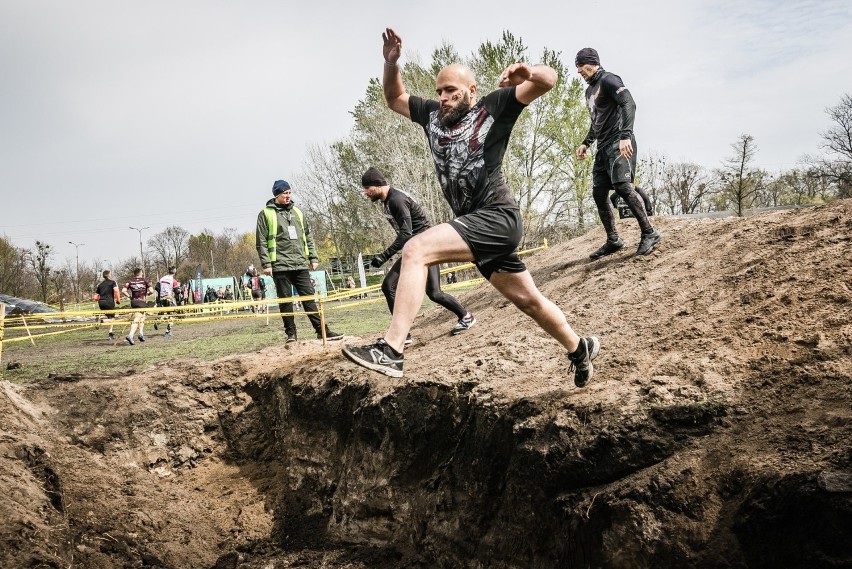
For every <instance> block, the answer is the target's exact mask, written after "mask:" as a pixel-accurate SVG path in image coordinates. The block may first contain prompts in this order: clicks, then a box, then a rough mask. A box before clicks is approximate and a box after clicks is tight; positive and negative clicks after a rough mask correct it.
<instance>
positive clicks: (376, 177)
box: [361, 166, 388, 188]
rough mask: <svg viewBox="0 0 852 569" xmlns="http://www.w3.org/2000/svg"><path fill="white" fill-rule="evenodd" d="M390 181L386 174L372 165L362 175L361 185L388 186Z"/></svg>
mask: <svg viewBox="0 0 852 569" xmlns="http://www.w3.org/2000/svg"><path fill="white" fill-rule="evenodd" d="M387 185H388V181H387V180H385V177H384V175H383V174H382V173H381V172H379V171H378V170H377V169H376V168H373V167H372V166H370V167H369V168H367V171H366V172H364V175H363V176H361V186H363V187H365V188H366V187H369V186H387Z"/></svg>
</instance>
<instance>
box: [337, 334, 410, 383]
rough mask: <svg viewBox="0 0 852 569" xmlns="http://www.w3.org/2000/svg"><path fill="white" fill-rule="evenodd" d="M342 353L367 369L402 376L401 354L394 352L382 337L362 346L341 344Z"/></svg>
mask: <svg viewBox="0 0 852 569" xmlns="http://www.w3.org/2000/svg"><path fill="white" fill-rule="evenodd" d="M343 355H344V356H346V357H347V358H349V359H350V360H352V361H353V362H355V363H356V364H358V365H360V366H363V367H365V368H367V369H371V370H373V371H377V372H379V373H383V374H385V375H387V376H390V377H402V364H403V357H402V354H399V355H397V354H395V353H394V350H393V348H391V347H390V346H389V345H388V344H387V342H385V340H384V339H383V338H379V339H378V340H376V343H375V344H368V345H366V346H363V347H356V346H350V345H349V344H346V345H344V346H343Z"/></svg>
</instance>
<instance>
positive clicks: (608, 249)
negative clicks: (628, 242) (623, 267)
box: [589, 239, 624, 261]
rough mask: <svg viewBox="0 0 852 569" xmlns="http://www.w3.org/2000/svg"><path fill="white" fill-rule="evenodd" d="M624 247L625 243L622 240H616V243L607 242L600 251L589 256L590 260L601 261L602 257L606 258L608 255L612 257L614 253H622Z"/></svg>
mask: <svg viewBox="0 0 852 569" xmlns="http://www.w3.org/2000/svg"><path fill="white" fill-rule="evenodd" d="M623 247H624V241H622V240H621V239H616V240H615V241H610V240H609V239H607V240H606V243H604V244H603V245H601V247H600V249H598V250H597V251H595V252H594V253H592V254H591V255H589V259H591V260H592V261H594V260H595V259H600V258H601V257H606V256H607V255H612V254H613V253H617V252H618V251H621V249H622V248H623Z"/></svg>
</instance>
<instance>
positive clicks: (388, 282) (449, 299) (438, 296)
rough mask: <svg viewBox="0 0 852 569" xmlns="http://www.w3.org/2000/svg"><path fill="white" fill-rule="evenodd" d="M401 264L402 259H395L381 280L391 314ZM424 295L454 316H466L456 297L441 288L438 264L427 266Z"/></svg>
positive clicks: (464, 309) (460, 317)
mask: <svg viewBox="0 0 852 569" xmlns="http://www.w3.org/2000/svg"><path fill="white" fill-rule="evenodd" d="M401 266H402V259H397V260H396V263H394V264H393V266H392V267H391V269H390V270H389V271H388V274H387V275H385V280H383V281H382V293H383V294H384V295H385V300H387V302H388V309H389V310H390V311H391V314H393V303H394V300H395V299H396V285H397V283H399V269H400V267H401ZM426 296H428V297H429V300H431V301H432V302H434V303H436V304H440V305H441V306H443V307H444V308H446V309H447V310H449V311H450V312H452V313H453V314H455V315H456V318H458V319H459V320H461V319H462V318H464V317H465V316H467V309H466V308H465V307H464V306H462V304H461V302H459V301H458V300H457V299H456V297H454V296H450V295H449V294H447V293H445V292H444V291H442V290H441V272H440V270H439V269H438V265H432V266H431V267H429V273H428V274H427V276H426Z"/></svg>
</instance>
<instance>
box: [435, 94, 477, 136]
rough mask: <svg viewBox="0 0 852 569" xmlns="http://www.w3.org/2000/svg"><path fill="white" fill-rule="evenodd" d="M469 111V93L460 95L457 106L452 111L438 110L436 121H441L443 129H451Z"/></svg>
mask: <svg viewBox="0 0 852 569" xmlns="http://www.w3.org/2000/svg"><path fill="white" fill-rule="evenodd" d="M469 110H470V93H465V94H464V95H462V99H461V101H459V104H458V105H456V106H455V107H453V108H452V109H450V110H448V111H445V110H444V108H443V107H441V108H440V109H438V120H439V121H441V126H442V127H444V128H447V127H451V126H453V125H454V124H456V123H457V122H459V121H460V120H462V118H464V116H465V115H466V114H467V112H468V111H469Z"/></svg>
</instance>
